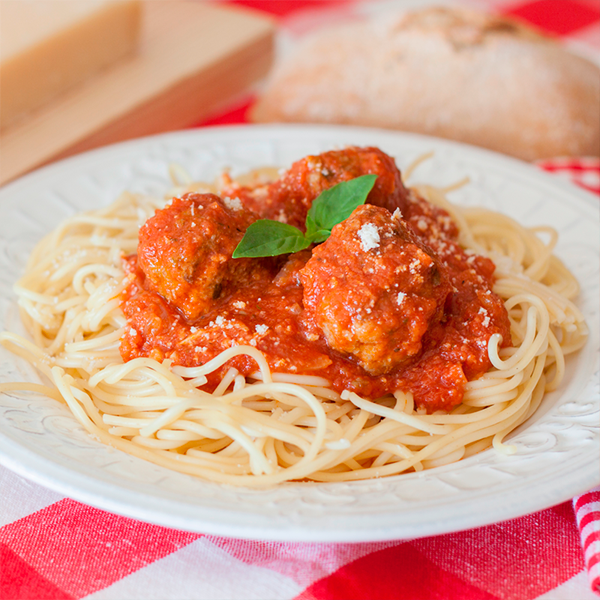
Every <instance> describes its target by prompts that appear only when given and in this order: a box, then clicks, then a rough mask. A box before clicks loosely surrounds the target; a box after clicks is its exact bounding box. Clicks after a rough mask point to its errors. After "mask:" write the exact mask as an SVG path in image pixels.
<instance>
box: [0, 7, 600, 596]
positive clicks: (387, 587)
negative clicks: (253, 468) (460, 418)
mask: <svg viewBox="0 0 600 600" xmlns="http://www.w3.org/2000/svg"><path fill="white" fill-rule="evenodd" d="M465 3H468V4H471V5H479V6H483V7H487V8H488V9H490V10H494V11H497V12H500V13H509V14H513V15H515V16H518V17H520V18H522V19H525V20H527V21H529V22H531V23H533V24H535V25H536V26H538V27H540V28H541V29H544V30H546V31H548V32H550V33H552V34H555V35H557V36H559V37H561V38H562V39H563V40H564V41H565V42H566V43H567V44H568V45H571V46H572V47H573V48H574V49H579V50H582V51H583V52H585V53H588V54H589V55H590V56H592V57H594V56H596V57H597V56H600V6H599V5H598V2H597V1H595V0H536V1H511V2H507V1H505V0H480V1H478V0H470V1H467V0H465ZM232 4H238V5H245V6H247V7H252V8H255V9H258V10H264V11H266V12H269V13H271V14H273V15H274V16H275V17H276V18H277V19H278V22H279V24H280V27H281V30H282V32H284V35H285V34H287V33H289V32H292V34H293V32H294V30H295V29H294V28H295V26H296V24H297V23H300V22H301V23H302V24H303V25H302V26H303V27H306V26H307V25H306V24H307V23H310V21H311V19H313V20H314V19H317V20H318V18H319V11H323V10H327V11H329V12H331V11H332V10H333V11H343V10H345V7H347V6H349V5H350V4H351V3H350V2H346V1H345V0H337V1H336V0H333V1H329V2H318V1H310V0H294V1H292V0H290V1H285V0H280V1H278V0H238V1H236V2H232ZM386 4H388V5H398V6H403V5H407V4H412V5H413V6H414V5H415V2H410V0H397V1H394V0H392V1H391V2H389V1H388V2H387V3H386ZM416 4H418V3H416ZM251 104H252V93H251V91H249V92H248V95H247V96H245V97H243V98H238V99H237V100H236V101H235V102H233V103H232V104H230V105H228V106H226V107H225V109H224V110H222V111H221V112H219V113H218V114H215V115H213V117H212V118H211V119H209V120H208V121H205V122H203V123H199V124H196V125H195V126H201V127H205V126H210V125H216V124H226V123H243V122H245V121H246V114H247V110H248V108H249V107H250V106H251ZM541 166H543V167H545V168H546V169H547V170H551V171H555V172H557V176H567V177H569V178H570V179H571V180H573V181H575V182H576V183H578V184H580V185H583V186H584V187H586V188H587V189H590V190H591V191H596V192H597V193H600V175H599V174H600V168H599V165H598V162H596V163H593V164H592V165H591V166H590V167H589V168H584V169H582V168H581V162H579V161H577V160H576V159H575V160H574V161H572V162H571V163H565V161H562V162H561V161H549V162H548V163H547V164H545V165H541ZM591 498H592V500H595V501H596V504H589V505H586V506H583V507H582V502H580V503H579V504H575V505H574V503H573V502H565V503H563V504H560V505H558V506H555V507H552V508H550V509H547V510H544V511H540V512H538V513H534V514H531V515H526V516H523V517H520V518H518V519H514V520H511V521H507V522H504V523H498V524H495V525H490V526H487V527H482V528H479V529H473V530H469V531H463V532H459V533H453V534H447V535H440V536H434V537H429V538H422V539H418V540H404V541H391V542H381V543H370V544H369V543H363V544H300V543H280V542H252V541H244V540H235V539H229V538H222V537H218V536H212V535H202V534H197V533H189V532H185V531H177V530H172V529H167V528H164V527H160V526H156V525H151V524H148V523H144V522H141V521H136V520H133V519H129V518H126V517H122V516H118V515H113V514H110V513H107V512H104V511H102V510H98V509H96V508H93V507H90V506H87V505H84V504H81V503H79V502H76V501H74V500H72V499H70V498H65V497H63V496H61V495H60V494H57V493H56V492H53V491H51V490H48V489H45V488H43V487H41V486H39V485H36V484H34V483H31V482H29V481H27V480H26V479H23V478H22V477H20V476H19V475H18V474H16V473H13V472H11V471H9V470H8V469H5V468H3V467H0V598H2V599H3V600H13V599H14V600H17V599H19V600H20V599H25V598H28V599H29V598H31V599H38V598H39V599H42V598H48V599H63V598H64V599H72V598H106V599H122V598H144V599H146V598H157V599H183V598H190V599H191V598H194V599H195V598H224V599H227V598H259V599H260V598H265V599H266V598H273V599H275V598H277V599H279V598H281V599H288V598H289V599H291V598H296V599H303V600H312V599H315V600H317V599H318V600H333V599H338V598H339V599H340V600H342V599H344V600H346V599H351V598H357V599H358V598H361V599H364V598H373V599H375V598H403V599H414V600H423V599H427V598H435V599H439V600H446V599H447V600H475V599H478V600H479V599H481V600H484V599H485V600H487V599H489V600H493V599H502V600H510V599H514V600H529V599H534V598H537V599H544V600H576V599H581V600H586V599H590V600H591V599H593V598H598V596H597V595H596V594H595V593H594V592H593V591H592V590H591V588H590V583H589V578H588V572H587V570H586V567H585V563H586V558H587V557H588V554H586V555H585V557H586V558H584V551H583V548H582V536H581V535H580V529H579V528H578V523H577V519H576V509H577V517H578V519H579V524H580V526H581V527H583V529H584V530H585V527H586V526H587V528H588V541H586V542H585V546H586V552H588V551H590V549H592V550H593V549H594V548H596V549H597V546H598V545H600V535H598V528H599V527H598V524H599V523H600V492H599V493H597V494H596V495H595V496H593V497H591ZM594 516H596V517H597V518H596V519H595V521H594V522H595V525H594V524H593V522H592V521H591V519H593V518H594ZM590 523H591V524H592V525H593V527H595V528H594V529H593V533H591V534H589V531H591V529H590V525H589V524H590ZM584 533H585V531H584ZM584 537H585V536H584ZM597 550H598V549H597ZM598 551H600V550H598ZM588 553H589V552H588ZM588 564H589V558H588Z"/></svg>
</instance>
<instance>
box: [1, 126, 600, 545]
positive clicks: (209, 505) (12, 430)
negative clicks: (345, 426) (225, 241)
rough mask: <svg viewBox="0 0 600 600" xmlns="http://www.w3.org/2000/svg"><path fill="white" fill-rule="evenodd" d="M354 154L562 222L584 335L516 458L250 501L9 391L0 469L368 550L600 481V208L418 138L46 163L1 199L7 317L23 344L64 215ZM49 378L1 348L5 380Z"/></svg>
mask: <svg viewBox="0 0 600 600" xmlns="http://www.w3.org/2000/svg"><path fill="white" fill-rule="evenodd" d="M346 144H356V145H375V146H379V147H381V148H382V149H383V150H384V151H386V152H388V153H390V154H391V155H393V156H394V157H395V158H396V160H397V162H398V164H399V166H400V167H401V168H402V167H405V166H406V165H408V164H409V163H410V162H411V161H412V160H413V159H414V158H415V157H417V156H418V155H420V154H422V153H424V152H428V151H431V150H434V151H435V155H434V157H433V158H432V159H431V160H429V161H428V162H426V163H424V164H423V165H421V166H420V167H419V168H418V170H417V172H416V173H415V175H414V178H413V179H414V182H417V181H423V182H428V183H433V184H440V185H444V184H449V183H452V182H455V181H457V180H459V179H461V178H462V177H464V176H465V175H468V176H469V177H470V178H471V184H470V185H469V186H467V187H465V188H462V189H460V190H458V191H456V192H452V194H451V195H450V198H451V199H452V200H453V201H454V202H457V203H462V204H465V205H470V206H474V205H482V206H485V207H488V208H491V209H494V210H498V211H502V212H505V213H507V214H510V215H511V216H513V217H514V218H516V219H517V220H518V221H520V222H521V223H522V224H524V225H542V224H547V225H552V226H553V227H555V228H556V229H558V231H559V233H560V241H559V244H558V247H557V253H558V254H559V255H560V256H561V258H562V259H563V260H564V261H565V262H566V263H567V265H568V266H569V268H570V269H571V270H573V271H574V273H575V274H576V276H577V277H578V279H579V281H580V282H581V284H582V293H581V295H580V298H579V299H578V305H579V307H580V309H581V310H582V311H583V313H584V314H585V316H586V319H587V321H588V325H589V327H590V339H589V341H588V343H587V345H586V347H585V348H584V349H583V350H582V351H581V352H580V353H579V354H578V355H577V356H576V357H574V358H572V359H571V360H569V361H568V371H567V377H566V379H565V381H564V382H563V385H562V386H561V388H560V390H558V391H557V392H554V393H552V394H548V395H547V396H546V397H545V399H544V401H543V404H542V406H541V407H540V410H539V411H538V412H537V413H536V415H534V417H532V418H531V419H530V420H529V421H528V422H527V423H525V424H524V425H522V426H521V427H520V428H519V430H518V431H516V432H515V433H514V434H513V435H512V436H511V439H512V443H514V444H516V446H517V447H518V453H517V454H516V455H514V456H510V457H503V456H499V455H498V454H496V453H495V452H494V451H486V452H483V453H481V454H479V455H477V456H473V457H471V458H469V459H466V460H464V461H462V462H459V463H457V464H454V465H448V466H446V467H441V468H437V469H433V470H430V471H426V472H421V473H415V474H408V475H401V476H397V477H390V478H385V479H378V480H371V481H361V482H353V483H345V484H294V483H291V484H286V485H282V486H280V487H277V488H274V489H268V490H260V491H256V490H248V489H237V488H234V487H228V486H222V485H216V484H212V483H207V482H204V481H201V480H198V479H194V478H192V477H190V476H186V475H182V474H179V473H174V472H171V471H168V470H166V469H164V468H161V467H158V466H155V465H152V464H150V463H146V462H144V461H142V460H139V459H136V458H134V457H131V456H128V455H126V454H123V453H121V452H119V451H116V450H114V449H112V448H109V447H106V446H103V445H101V444H99V443H97V442H96V441H94V440H93V439H91V438H90V437H88V436H87V434H86V433H85V432H84V431H83V429H82V428H81V427H80V426H79V425H78V423H77V422H76V421H75V420H74V418H73V417H72V416H71V415H70V413H69V412H68V410H67V409H66V408H65V407H63V406H61V405H58V404H57V403H55V402H54V401H52V400H51V399H48V398H44V397H38V396H34V395H27V394H17V393H11V394H4V395H0V462H2V463H3V464H4V465H6V466H7V467H9V468H11V469H13V470H15V471H17V472H18V473H20V474H22V475H23V476H25V477H29V478H31V479H33V480H36V481H37V482H39V483H41V484H43V485H46V486H48V487H51V488H53V489H55V490H57V491H60V492H61V493H63V494H65V495H68V496H71V497H73V498H75V499H78V500H81V501H82V502H86V503H89V504H92V505H94V506H98V507H100V508H104V509H106V510H110V511H113V512H117V513H120V514H124V515H128V516H131V517H135V518H139V519H143V520H147V521H151V522H154V523H158V524H162V525H167V526H171V527H176V528H181V529H189V530H194V531H200V532H205V533H215V534H220V535H227V536H233V537H244V538H262V539H277V540H287V541H367V540H372V541H374V540H384V539H397V538H410V537H419V536H424V535H432V534H439V533H445V532H448V531H457V530H461V529H466V528H470V527H476V526H481V525H485V524H489V523H493V522H497V521H501V520H505V519H509V518H512V517H516V516H519V515H522V514H526V513H529V512H532V511H534V510H539V509H542V508H546V507H548V506H551V505H553V504H556V503H558V502H561V501H564V500H567V499H569V498H570V497H572V496H574V495H576V494H578V493H581V492H583V491H585V490H586V489H588V488H590V487H592V486H594V485H596V484H597V483H598V481H599V480H600V475H599V473H600V431H599V430H600V427H599V422H600V389H599V374H600V373H599V357H600V350H599V349H600V343H599V336H600V320H599V314H598V313H599V305H600V301H599V298H600V290H599V281H600V277H599V275H600V261H599V255H600V228H599V219H598V212H599V203H598V201H597V199H596V198H594V197H593V196H591V195H590V194H586V193H585V192H583V191H580V190H578V189H576V188H575V187H574V186H571V185H569V184H567V183H564V182H563V181H560V180H559V179H557V178H553V177H552V176H551V175H547V174H544V173H540V172H539V171H538V170H537V169H535V168H534V167H531V166H529V165H526V164H524V163H521V162H519V161H515V160H513V159H510V158H506V157H503V156H500V155H497V154H494V153H491V152H487V151H483V150H480V149H477V148H473V147H469V146H465V145H461V144H456V143H452V142H447V141H442V140H437V139H434V138H428V137H423V136H416V135H408V134H400V133H393V132H384V131H379V130H369V129H360V128H347V127H312V126H296V127H295V126H285V127H278V126H266V127H252V126H244V127H228V128H214V129H206V130H200V131H187V132H180V133H173V134H167V135H162V136H155V137H149V138H145V139H140V140H135V141H132V142H127V143H124V144H119V145H116V146H112V147H107V148H103V149H100V150H96V151H93V152H90V153H87V154H83V155H80V156H77V157H74V158H72V159H69V160H66V161H63V162H61V163H57V164H55V165H51V166H49V167H46V168H44V169H41V170H40V171H37V172H35V173H33V174H31V175H28V176H26V177H24V178H23V179H21V180H19V181H16V182H14V183H12V184H10V185H8V186H6V187H5V188H3V189H2V190H0V319H1V323H2V326H3V328H5V329H8V330H11V331H16V332H22V331H23V328H22V325H21V323H20V321H19V316H18V310H17V307H16V302H15V298H14V296H13V293H12V284H13V283H14V281H15V280H16V279H17V278H18V277H19V275H20V273H21V272H22V270H23V267H24V265H25V261H26V259H27V256H28V254H29V252H30V250H31V249H32V247H33V245H34V244H35V242H36V241H37V240H39V239H40V237H41V236H42V235H44V234H45V233H47V232H48V231H50V230H51V229H52V228H53V227H54V226H56V225H57V224H58V223H59V222H60V221H61V220H62V219H64V218H65V217H67V216H69V215H72V214H74V213H75V212H79V211H82V210H89V209H92V208H95V207H98V206H103V205H106V204H108V203H110V202H111V201H112V200H114V199H115V198H116V197H117V195H118V194H119V193H120V192H121V191H123V190H131V191H136V192H145V193H151V194H160V195H162V194H163V193H164V192H165V191H166V190H167V189H168V187H169V180H168V173H167V167H168V164H169V163H173V162H176V163H179V164H181V165H182V166H184V167H185V168H186V169H187V170H188V171H189V172H190V173H191V175H192V176H193V177H194V178H195V179H200V180H207V179H212V178H213V177H214V176H215V175H216V174H217V173H218V172H219V171H220V170H221V169H222V168H224V167H232V172H233V173H234V174H235V173H241V172H244V171H247V170H248V169H251V168H255V167H259V166H264V165H277V166H282V167H285V166H289V164H290V163H291V162H292V161H293V160H296V159H298V158H300V157H302V156H304V155H306V154H309V153H318V152H321V151H324V150H329V149H332V148H334V147H336V146H343V145H346ZM25 379H26V380H32V381H39V378H38V376H37V375H36V373H35V372H34V371H33V369H32V368H31V367H29V365H27V364H25V363H24V362H23V361H21V360H18V359H15V357H13V356H12V355H11V354H10V353H8V352H6V351H4V350H3V349H0V381H14V380H25Z"/></svg>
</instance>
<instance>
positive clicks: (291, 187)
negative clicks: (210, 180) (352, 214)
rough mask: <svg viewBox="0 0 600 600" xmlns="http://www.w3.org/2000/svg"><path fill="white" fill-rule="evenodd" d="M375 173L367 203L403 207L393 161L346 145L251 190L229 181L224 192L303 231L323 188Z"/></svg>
mask: <svg viewBox="0 0 600 600" xmlns="http://www.w3.org/2000/svg"><path fill="white" fill-rule="evenodd" d="M369 174H374V175H377V176H378V177H377V181H376V182H375V186H374V187H373V189H372V190H371V193H370V194H369V197H368V199H367V202H368V203H370V204H375V205H376V206H383V207H384V208H387V209H388V210H389V211H390V212H393V211H394V210H395V209H396V208H400V210H402V209H403V207H404V206H405V204H406V198H407V195H408V191H407V190H406V188H405V187H404V185H403V183H402V179H401V177H400V171H399V170H398V167H396V164H395V162H394V160H393V159H392V158H391V157H390V156H388V155H387V154H385V153H384V152H382V151H381V150H379V148H357V147H349V148H345V149H344V150H332V151H330V152H324V153H323V154H318V155H315V156H307V157H306V158H303V159H302V160H299V161H298V162H295V163H294V164H293V165H292V167H291V168H290V169H289V170H288V171H286V172H285V173H284V174H283V175H282V176H281V178H280V179H278V180H277V181H274V182H273V183H271V184H269V185H266V186H261V187H257V188H254V189H250V188H242V187H239V186H236V185H235V184H232V186H231V189H226V190H224V193H225V194H228V195H232V196H238V197H239V198H241V200H242V201H243V202H244V204H245V205H247V206H248V207H249V208H251V209H252V210H253V211H255V212H257V213H258V214H260V215H261V216H262V217H264V218H267V219H275V220H278V221H282V222H284V223H289V224H290V225H294V226H295V227H299V228H300V229H302V230H303V231H304V223H305V221H306V213H307V212H308V209H309V208H310V207H311V205H312V203H313V201H314V200H315V198H317V196H318V195H319V194H320V193H321V192H322V191H324V190H326V189H329V188H330V187H333V186H334V185H335V184H337V183H340V182H342V181H348V180H349V179H354V178H356V177H360V176H361V175H369Z"/></svg>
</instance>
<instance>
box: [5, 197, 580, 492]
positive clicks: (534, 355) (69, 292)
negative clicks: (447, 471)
mask: <svg viewBox="0 0 600 600" xmlns="http://www.w3.org/2000/svg"><path fill="white" fill-rule="evenodd" d="M413 189H414V192H415V193H417V194H418V195H419V196H422V197H424V198H426V199H427V200H428V201H429V202H431V203H433V204H434V205H436V206H439V207H441V208H443V209H444V210H445V211H447V212H448V213H449V214H450V215H451V217H452V219H453V221H454V223H456V225H457V227H458V231H459V238H458V239H459V242H460V244H461V246H462V247H463V248H465V249H468V251H469V252H473V253H476V254H478V255H482V256H486V257H489V258H490V259H492V260H493V262H494V263H495V265H496V271H495V283H494V288H493V290H494V292H495V293H496V294H497V295H498V296H499V297H500V298H502V300H503V302H504V306H505V307H506V310H507V313H508V319H509V322H510V333H511V336H512V346H509V347H503V346H502V344H501V342H502V340H501V336H500V335H499V334H493V335H491V336H490V338H489V343H488V347H487V354H488V356H489V361H490V362H491V364H492V368H490V369H489V370H488V371H487V372H486V373H485V374H483V375H482V376H481V377H478V378H477V379H473V380H471V381H469V382H467V383H466V384H465V387H464V395H463V398H462V402H461V403H460V404H459V405H458V406H456V407H455V408H453V409H452V410H451V411H450V412H447V411H442V410H438V411H434V412H433V413H431V414H425V412H424V411H423V410H419V409H418V407H415V401H414V398H413V394H412V393H410V392H409V391H401V390H396V391H394V393H392V394H386V395H384V396H383V397H379V398H375V399H373V398H371V399H368V398H366V397H363V396H361V395H359V394H357V393H355V392H354V391H350V390H348V389H346V390H344V391H341V393H340V392H339V391H336V390H335V389H333V387H332V385H331V382H330V381H329V380H327V379H325V378H323V377H319V376H315V375H301V374H296V373H293V372H287V373H280V372H272V369H271V368H270V366H269V363H268V361H267V360H266V358H265V356H264V354H263V353H261V352H260V351H259V350H258V349H257V348H256V347H254V346H253V345H250V344H242V345H235V346H232V347H231V348H228V349H225V350H224V351H223V352H221V353H220V354H218V356H216V357H215V358H213V359H212V360H209V361H208V362H206V363H205V364H202V365H200V366H182V365H180V364H173V363H172V361H171V360H169V359H167V360H163V361H162V362H161V361H157V360H154V359H153V358H151V357H148V356H139V357H136V358H132V359H131V360H128V361H127V362H124V361H123V359H122V357H121V352H120V344H121V340H122V339H123V337H124V335H125V334H126V333H127V328H128V327H130V325H129V323H128V319H127V318H126V316H125V314H124V313H123V309H122V298H123V294H124V293H126V291H127V289H128V286H129V285H130V282H131V278H130V277H129V276H128V273H127V271H126V270H125V268H124V264H123V256H127V255H131V254H133V253H135V252H136V250H137V247H138V231H139V228H140V227H141V226H142V225H143V224H144V223H145V222H146V221H147V220H148V219H149V218H150V217H151V216H152V215H153V214H154V213H155V211H156V210H157V209H159V208H162V207H163V206H164V205H165V201H164V200H158V199H154V198H148V197H142V196H137V195H133V194H128V193H126V194H124V195H122V197H120V198H119V199H118V200H117V201H116V202H115V203H114V204H112V205H111V206H109V207H107V208H104V209H101V210H96V211H93V212H89V213H86V214H83V215H78V216H76V217H73V218H72V219H69V220H68V221H66V222H65V223H63V224H62V225H61V226H60V227H59V228H58V229H57V230H55V231H54V232H52V233H51V234H50V235H48V236H47V237H46V238H45V239H43V240H42V241H41V242H40V243H39V245H38V246H37V247H36V248H35V250H34V251H33V253H32V255H31V257H30V259H29V262H28V265H27V267H26V272H25V275H24V276H23V278H22V279H21V280H20V281H19V282H18V283H17V284H16V286H15V292H16V294H17V296H18V298H19V306H20V309H21V314H22V319H23V322H24V324H25V326H26V328H27V330H28V331H29V332H30V335H31V340H28V339H24V338H22V337H20V336H18V335H15V334H12V333H1V334H0V342H1V343H2V344H3V345H4V346H5V347H6V348H8V349H9V350H11V351H12V352H14V353H15V354H16V355H18V356H21V357H22V358H24V359H26V360H27V361H29V362H30V363H31V364H33V365H34V366H35V367H36V368H37V369H38V370H39V371H40V372H41V373H42V374H43V375H44V376H45V377H46V378H47V379H48V380H49V381H50V382H51V384H52V387H51V386H48V385H42V384H33V383H15V384H11V383H7V384H1V385H0V391H9V390H28V391H32V392H36V393H42V394H46V395H48V396H50V397H52V398H54V399H56V400H58V401H61V402H64V403H66V404H67V405H68V407H69V409H70V410H71V412H72V413H73V415H74V416H75V418H76V419H77V420H78V421H79V422H80V423H81V424H82V425H83V427H84V428H85V429H86V430H87V431H88V433H89V434H90V435H92V436H94V437H95V438H97V439H99V440H100V441H101V442H103V443H105V444H108V445H110V446H112V447H115V448H117V449H119V450H123V451H125V452H128V453H130V454H132V455H134V456H137V457H139V458H142V459H145V460H149V461H152V462H154V463H156V464H158V465H162V466H164V467H167V468H170V469H174V470H177V471H180V472H183V473H187V474H191V475H195V476H199V477H202V478H204V479H208V480H212V481H216V482H221V483H228V484H234V485H244V486H257V487H263V486H269V485H274V484H278V483H281V482H284V481H297V480H313V481H350V480H357V479H365V478H371V477H382V476H388V475H395V474H399V473H403V472H406V471H419V470H422V469H428V468H432V467H437V466H441V465H444V464H449V463H452V462H455V461H457V460H460V459H462V458H465V457H468V456H470V455H472V454H474V453H477V452H480V451H482V450H484V449H486V448H488V447H490V446H493V447H494V448H495V449H496V450H498V451H500V452H504V453H512V452H514V451H515V448H514V447H512V446H509V445H506V444H504V442H503V439H504V438H505V436H506V435H507V434H508V433H510V432H511V431H513V430H514V429H515V428H516V427H518V426H519V425H520V424H521V423H523V422H524V421H525V420H527V419H528V418H529V417H530V416H531V415H532V414H533V413H534V412H535V410H536V409H537V407H538V406H539V404H540V402H541V400H542V397H543V395H544V393H545V392H546V391H550V390H553V389H556V388H557V387H558V385H559V384H560V381H561V379H562V377H563V374H564V369H565V356H566V355H568V354H571V353H573V352H576V351H577V350H578V349H579V348H581V347H582V346H583V344H584V343H585V340H586V331H587V330H586V325H585V322H584V319H583V316H582V315H581V313H580V312H579V310H578V309H577V308H576V306H575V305H574V304H573V303H572V301H571V299H572V298H573V297H574V296H575V295H576V294H577V292H578V284H577V282H576V281H575V279H574V278H573V276H572V275H571V274H570V273H569V271H568V270H567V269H566V268H565V266H564V265H563V264H562V263H561V261H560V260H559V259H558V258H556V257H555V256H554V255H553V254H552V251H553V247H554V245H555V244H556V241H557V236H556V233H555V232H554V231H553V230H551V229H549V228H542V227H539V228H533V229H527V228H524V227H522V226H520V225H519V224H518V223H516V222H515V221H513V220H512V219H510V218H509V217H506V216H504V215H500V214H498V213H494V212H491V211H487V210H484V209H470V208H460V207H457V206H453V205H451V204H450V203H449V202H448V201H447V200H446V198H445V195H444V192H445V191H447V190H440V189H436V188H434V187H431V186H426V185H421V186H415V187H414V188H413ZM540 234H541V236H544V239H546V238H547V240H548V241H547V242H544V241H543V239H542V237H541V236H540ZM240 356H244V357H248V358H249V359H251V360H252V361H254V363H255V365H256V368H255V370H254V372H252V373H251V374H250V375H246V376H244V375H242V374H241V373H240V372H239V370H237V369H235V368H233V367H229V368H228V365H230V364H231V362H232V360H234V359H235V357H240ZM217 372H218V373H219V374H220V380H219V381H218V382H217V383H216V384H215V385H213V389H212V391H211V392H208V391H205V390H204V389H202V388H203V386H204V387H205V384H206V383H207V380H208V379H209V378H211V377H213V379H214V374H215V373H217Z"/></svg>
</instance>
